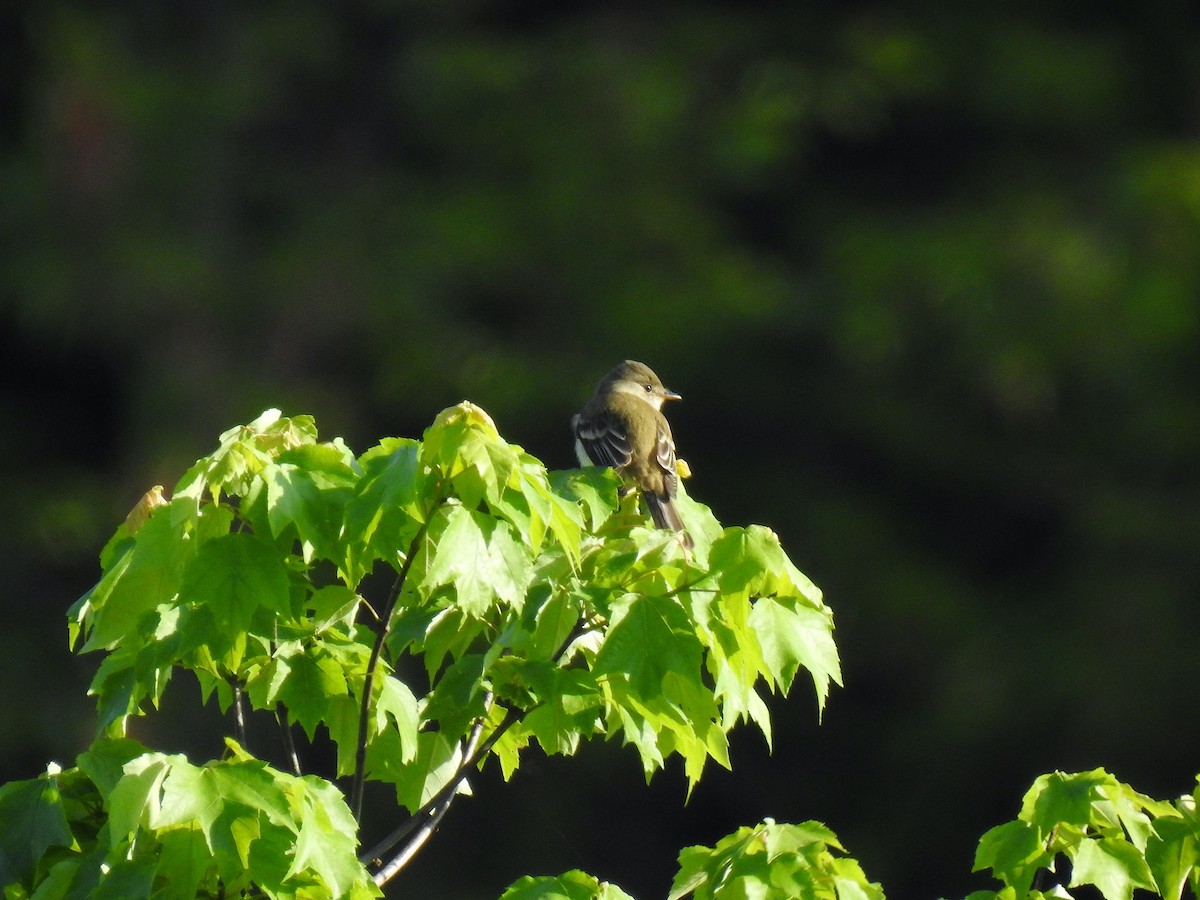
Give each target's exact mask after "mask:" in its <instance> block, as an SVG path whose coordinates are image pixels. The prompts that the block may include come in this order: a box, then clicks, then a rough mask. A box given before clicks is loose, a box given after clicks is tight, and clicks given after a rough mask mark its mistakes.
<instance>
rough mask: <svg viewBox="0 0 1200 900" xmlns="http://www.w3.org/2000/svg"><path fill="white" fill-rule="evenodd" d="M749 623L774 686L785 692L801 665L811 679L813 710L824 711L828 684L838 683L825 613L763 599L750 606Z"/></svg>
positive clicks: (830, 626) (830, 628)
mask: <svg viewBox="0 0 1200 900" xmlns="http://www.w3.org/2000/svg"><path fill="white" fill-rule="evenodd" d="M749 624H750V626H751V627H752V628H753V629H754V632H755V635H756V637H757V638H758V644H759V646H760V647H761V649H762V658H763V662H764V663H765V664H766V667H767V671H768V672H769V673H770V675H771V678H772V679H774V681H775V683H776V684H777V685H779V687H780V688H781V689H782V690H783V691H784V692H785V693H786V692H787V691H788V690H790V688H791V685H792V679H793V678H795V676H796V671H797V669H798V668H799V667H800V666H803V667H804V668H805V669H807V670H808V672H809V674H810V675H811V676H812V680H813V687H814V688H815V689H816V693H817V708H818V709H819V710H820V709H824V707H825V700H826V698H827V697H828V696H829V684H830V682H833V683H834V684H838V685H840V684H841V683H842V672H841V664H840V663H839V661H838V653H837V645H836V644H834V642H833V622H832V620H831V619H830V616H829V614H828V613H827V612H826V611H824V610H817V609H812V608H811V607H808V606H803V605H800V604H797V603H794V602H791V601H790V600H787V599H779V600H776V599H772V598H770V597H763V598H761V599H759V600H758V601H757V602H756V603H755V604H754V609H753V610H752V611H751V612H750V617H749Z"/></svg>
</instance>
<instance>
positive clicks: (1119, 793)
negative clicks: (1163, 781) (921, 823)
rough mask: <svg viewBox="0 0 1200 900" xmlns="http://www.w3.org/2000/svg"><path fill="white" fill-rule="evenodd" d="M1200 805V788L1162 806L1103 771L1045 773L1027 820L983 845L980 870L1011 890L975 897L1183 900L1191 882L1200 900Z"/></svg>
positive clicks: (1027, 806) (1024, 806)
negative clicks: (1090, 893)
mask: <svg viewBox="0 0 1200 900" xmlns="http://www.w3.org/2000/svg"><path fill="white" fill-rule="evenodd" d="M1198 800H1200V788H1198V789H1197V790H1196V791H1195V792H1194V793H1192V794H1186V795H1184V796H1183V797H1180V798H1179V799H1178V800H1175V801H1174V802H1167V801H1163V800H1154V799H1152V798H1150V797H1147V796H1146V795H1144V794H1141V793H1138V792H1137V791H1135V790H1134V789H1133V788H1131V787H1130V786H1129V785H1127V784H1124V783H1122V782H1120V781H1118V780H1117V779H1116V778H1114V777H1113V776H1112V775H1110V774H1109V773H1108V772H1106V771H1104V770H1103V769H1095V770H1094V771H1091V772H1079V773H1076V774H1065V773H1063V772H1053V773H1050V774H1048V775H1042V776H1041V777H1039V778H1038V779H1037V780H1036V781H1035V782H1034V783H1033V786H1032V787H1030V789H1029V791H1028V792H1026V794H1025V798H1024V800H1023V801H1022V803H1021V812H1020V814H1019V815H1018V817H1017V818H1016V819H1015V820H1013V821H1012V822H1007V823H1005V824H1003V825H998V826H996V827H995V828H993V829H991V830H990V831H988V832H987V833H985V834H984V835H983V837H982V838H981V839H980V841H979V848H978V850H977V852H976V854H975V870H976V871H979V870H983V869H987V870H990V871H991V873H992V874H993V875H994V876H995V877H996V878H998V879H999V880H1000V881H1001V882H1003V883H1004V887H1003V888H1002V889H1001V890H1000V891H979V892H976V893H974V894H972V895H971V896H970V897H969V898H968V900H1010V898H1011V900H1016V898H1026V897H1028V898H1036V900H1041V898H1049V897H1055V898H1069V897H1074V896H1076V894H1074V893H1072V891H1073V889H1075V888H1077V887H1081V886H1084V885H1091V886H1093V887H1094V888H1095V889H1096V890H1097V891H1099V893H1100V895H1101V896H1102V897H1104V898H1105V900H1130V898H1131V897H1132V896H1133V892H1134V891H1135V890H1138V891H1148V892H1150V893H1153V894H1155V895H1157V896H1159V897H1162V898H1164V900H1179V898H1180V897H1181V896H1182V895H1183V891H1184V888H1185V887H1188V886H1190V888H1191V892H1192V894H1193V895H1197V894H1198V893H1200V870H1198V869H1197V868H1196V863H1197V860H1198V859H1200V850H1198V848H1200V817H1198V816H1197V813H1196V804H1197V801H1198ZM1064 863H1065V865H1064ZM1048 881H1052V882H1053V883H1051V884H1047V882H1048Z"/></svg>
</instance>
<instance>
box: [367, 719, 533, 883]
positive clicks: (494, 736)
mask: <svg viewBox="0 0 1200 900" xmlns="http://www.w3.org/2000/svg"><path fill="white" fill-rule="evenodd" d="M526 712H527V710H521V709H514V708H509V709H508V711H507V712H506V713H505V716H504V718H503V719H502V720H501V721H500V724H499V725H497V726H496V730H495V731H493V732H492V733H491V734H489V735H488V737H487V740H486V741H484V742H483V744H481V745H480V746H479V747H477V748H476V749H475V752H473V753H471V754H470V755H469V756H467V758H466V759H464V760H463V761H462V762H461V763H459V766H458V768H457V769H455V770H454V774H453V775H452V776H450V779H449V780H448V781H447V782H446V783H445V784H444V785H442V787H441V789H440V790H438V792H437V793H436V794H434V795H433V796H432V797H430V798H429V800H428V801H427V802H426V803H425V805H424V806H422V807H421V808H420V809H419V810H417V811H416V812H415V813H413V814H412V816H411V817H410V818H409V819H408V821H407V822H405V823H404V824H403V825H401V826H400V827H399V828H397V829H396V830H395V831H393V832H392V833H391V834H389V835H388V836H387V837H385V838H384V839H383V840H382V841H380V842H379V843H378V844H376V845H375V846H374V847H372V848H371V850H370V851H369V852H367V853H364V854H363V855H362V856H360V857H359V860H360V861H361V862H362V863H363V864H364V865H370V864H372V863H375V862H378V861H380V860H382V858H383V856H384V854H386V853H388V852H389V851H390V850H391V849H392V848H393V847H395V846H396V845H397V844H399V843H400V842H401V841H402V840H404V839H405V838H406V837H408V835H409V834H411V833H412V832H414V831H416V830H417V829H418V828H420V827H421V826H422V825H423V824H424V823H426V822H428V821H429V820H430V819H431V818H432V817H433V815H434V813H435V811H436V810H437V809H438V808H439V807H440V806H441V805H442V804H443V803H446V802H447V801H448V800H451V799H453V797H454V795H455V794H456V793H457V792H458V787H459V785H460V784H462V782H463V780H464V779H465V778H466V777H467V775H468V774H469V772H470V770H471V769H473V768H475V767H476V766H477V765H479V762H480V760H482V759H483V758H484V757H485V756H487V754H488V753H489V752H490V751H491V749H492V747H493V746H495V744H496V742H497V741H498V740H500V738H501V737H502V736H503V735H504V733H505V732H506V731H508V729H510V728H512V727H513V726H514V725H516V724H517V723H518V722H519V721H521V719H523V718H524V717H525V714H526ZM475 727H476V729H477V730H478V729H481V728H482V719H481V720H480V721H479V722H477V723H476V726H475ZM441 815H445V812H444V811H443V812H442V813H441ZM439 819H440V816H439ZM424 840H427V838H426V839H423V840H422V843H424ZM414 852H415V851H414ZM402 855H403V851H402ZM408 855H409V857H410V858H411V856H412V854H408ZM393 862H394V861H393ZM387 869H391V870H392V875H394V874H395V873H396V872H397V871H399V867H395V866H393V864H392V862H389V863H388V864H387V865H385V866H384V867H383V869H381V870H380V871H381V872H382V871H384V870H387ZM388 877H391V876H390V875H389V876H388ZM382 883H383V882H381V881H378V880H377V881H376V884H382Z"/></svg>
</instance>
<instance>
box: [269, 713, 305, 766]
mask: <svg viewBox="0 0 1200 900" xmlns="http://www.w3.org/2000/svg"><path fill="white" fill-rule="evenodd" d="M275 721H277V722H278V723H279V732H280V734H281V735H282V737H283V752H284V753H286V754H287V757H288V761H289V762H291V764H292V771H293V772H294V773H296V775H303V774H304V771H303V770H302V769H301V768H300V756H299V754H297V753H296V742H295V741H293V740H292V723H291V722H289V721H288V715H287V710H286V709H285V708H284V706H283V704H282V703H281V704H279V705H278V706H276V707H275Z"/></svg>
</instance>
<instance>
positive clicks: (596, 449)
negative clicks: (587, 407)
mask: <svg viewBox="0 0 1200 900" xmlns="http://www.w3.org/2000/svg"><path fill="white" fill-rule="evenodd" d="M575 441H576V443H577V445H578V447H579V448H580V449H581V450H582V451H583V453H584V454H585V455H586V456H587V458H588V459H589V460H591V463H592V465H594V466H609V467H611V468H613V469H623V468H625V467H626V466H627V465H629V460H630V459H632V458H633V450H632V448H631V446H630V443H629V433H628V431H627V429H626V428H625V423H624V422H622V421H621V420H620V419H618V418H616V417H615V416H605V415H600V416H587V417H584V416H576V417H575Z"/></svg>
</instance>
